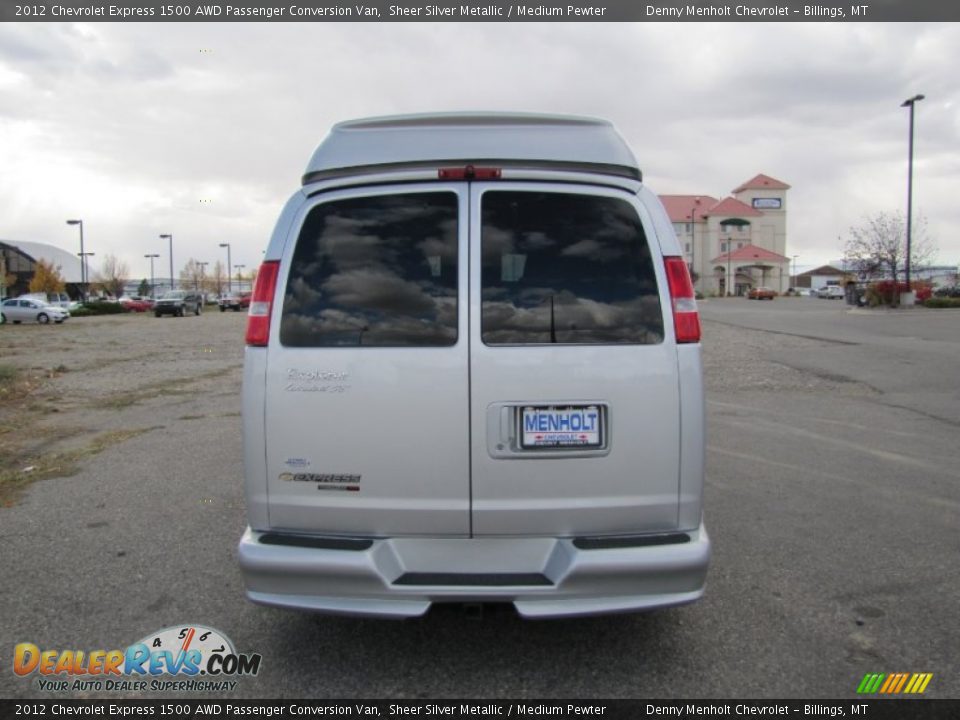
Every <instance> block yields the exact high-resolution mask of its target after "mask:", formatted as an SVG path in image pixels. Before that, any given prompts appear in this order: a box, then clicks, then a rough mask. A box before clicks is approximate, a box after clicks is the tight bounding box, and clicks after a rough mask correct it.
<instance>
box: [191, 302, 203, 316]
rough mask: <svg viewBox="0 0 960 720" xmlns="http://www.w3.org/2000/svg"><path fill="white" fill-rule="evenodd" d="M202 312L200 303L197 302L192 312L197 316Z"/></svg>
mask: <svg viewBox="0 0 960 720" xmlns="http://www.w3.org/2000/svg"><path fill="white" fill-rule="evenodd" d="M202 312H203V306H202V305H201V304H200V303H197V309H196V310H194V311H193V314H194V315H196V316H197V317H200V313H202Z"/></svg>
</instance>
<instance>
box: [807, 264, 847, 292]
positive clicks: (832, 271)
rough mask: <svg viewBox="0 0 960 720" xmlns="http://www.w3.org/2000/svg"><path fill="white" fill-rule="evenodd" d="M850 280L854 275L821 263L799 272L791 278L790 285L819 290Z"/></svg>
mask: <svg viewBox="0 0 960 720" xmlns="http://www.w3.org/2000/svg"><path fill="white" fill-rule="evenodd" d="M851 280H854V276H853V275H852V274H850V273H845V272H844V271H843V270H841V269H840V268H836V267H834V266H833V265H821V266H820V267H818V268H814V269H813V270H807V271H806V272H802V273H799V274H798V275H797V276H796V277H795V278H793V279H792V280H791V285H792V286H793V287H797V288H810V289H811V290H819V289H821V288H824V287H827V285H839V286H843V285H846V284H847V281H851Z"/></svg>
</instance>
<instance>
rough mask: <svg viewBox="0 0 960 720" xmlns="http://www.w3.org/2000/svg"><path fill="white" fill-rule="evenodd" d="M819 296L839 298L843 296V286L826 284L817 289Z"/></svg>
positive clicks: (832, 298) (831, 298)
mask: <svg viewBox="0 0 960 720" xmlns="http://www.w3.org/2000/svg"><path fill="white" fill-rule="evenodd" d="M817 297H818V298H826V299H827V300H839V299H841V298H842V297H843V288H842V287H840V286H839V285H826V286H824V287H822V288H820V289H819V290H817Z"/></svg>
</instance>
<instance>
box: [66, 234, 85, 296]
mask: <svg viewBox="0 0 960 720" xmlns="http://www.w3.org/2000/svg"><path fill="white" fill-rule="evenodd" d="M67 225H79V226H80V294H81V295H82V296H83V299H84V301H86V299H87V269H86V261H85V260H84V255H85V253H84V252H83V220H67Z"/></svg>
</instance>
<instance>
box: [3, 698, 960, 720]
mask: <svg viewBox="0 0 960 720" xmlns="http://www.w3.org/2000/svg"><path fill="white" fill-rule="evenodd" d="M0 717H2V718H26V717H45V718H50V717H116V718H142V717H154V718H180V719H192V718H206V717H214V718H308V717H340V718H343V717H350V718H357V717H360V718H362V717H367V718H401V717H406V718H409V717H416V718H451V719H454V720H459V719H461V718H588V717H589V718H604V720H634V719H635V718H683V719H686V718H696V717H727V718H754V719H757V718H764V719H766V718H851V717H853V718H869V720H914V719H918V720H925V719H927V718H937V719H939V718H944V719H946V718H956V717H960V701H958V700H907V699H884V700H878V699H876V698H868V699H859V698H858V699H854V700H711V701H703V700H696V701H686V700H493V701H491V700H418V701H416V702H412V701H409V700H365V701H360V700H349V701H347V700H220V699H216V700H180V699H170V700H71V699H69V698H63V699H44V700H23V701H15V700H0Z"/></svg>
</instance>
